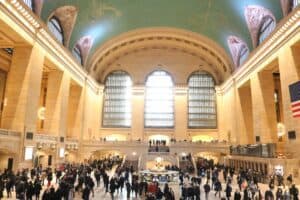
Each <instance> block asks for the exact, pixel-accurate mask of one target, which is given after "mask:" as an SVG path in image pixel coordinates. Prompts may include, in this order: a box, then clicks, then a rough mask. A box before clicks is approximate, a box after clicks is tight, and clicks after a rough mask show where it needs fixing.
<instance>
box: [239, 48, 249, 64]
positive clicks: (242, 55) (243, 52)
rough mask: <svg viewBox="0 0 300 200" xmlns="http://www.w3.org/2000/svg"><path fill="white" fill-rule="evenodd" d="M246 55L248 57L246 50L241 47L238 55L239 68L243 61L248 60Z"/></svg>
mask: <svg viewBox="0 0 300 200" xmlns="http://www.w3.org/2000/svg"><path fill="white" fill-rule="evenodd" d="M248 55H249V50H248V48H247V47H245V46H243V47H242V49H241V51H240V55H239V66H240V65H241V64H243V63H244V62H245V60H246V59H247V58H248Z"/></svg>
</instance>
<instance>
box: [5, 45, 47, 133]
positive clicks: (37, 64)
mask: <svg viewBox="0 0 300 200" xmlns="http://www.w3.org/2000/svg"><path fill="white" fill-rule="evenodd" d="M43 63H44V51H43V50H42V48H41V47H40V46H38V45H35V46H33V47H16V48H15V49H14V54H13V57H12V61H11V67H10V71H9V73H8V77H7V82H6V91H5V100H6V104H5V105H4V109H3V114H2V124H1V126H2V128H5V129H13V130H16V131H21V132H23V131H24V129H26V131H35V130H36V121H37V110H38V104H39V103H38V102H39V97H40V88H41V81H42V71H43Z"/></svg>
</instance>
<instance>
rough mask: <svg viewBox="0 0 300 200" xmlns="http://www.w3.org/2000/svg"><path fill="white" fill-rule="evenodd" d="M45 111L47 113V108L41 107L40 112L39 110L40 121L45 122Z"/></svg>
mask: <svg viewBox="0 0 300 200" xmlns="http://www.w3.org/2000/svg"><path fill="white" fill-rule="evenodd" d="M45 111H46V108H45V107H40V108H39V110H38V113H37V114H38V118H39V119H40V120H45Z"/></svg>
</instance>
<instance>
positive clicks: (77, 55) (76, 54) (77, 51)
mask: <svg viewBox="0 0 300 200" xmlns="http://www.w3.org/2000/svg"><path fill="white" fill-rule="evenodd" d="M72 53H73V55H74V57H75V58H76V60H77V61H78V62H79V63H80V64H81V65H83V63H82V55H81V50H80V48H79V47H78V46H77V45H76V46H75V47H74V49H73V51H72Z"/></svg>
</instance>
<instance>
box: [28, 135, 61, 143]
mask: <svg viewBox="0 0 300 200" xmlns="http://www.w3.org/2000/svg"><path fill="white" fill-rule="evenodd" d="M34 138H35V140H37V141H46V142H53V143H56V142H57V141H58V137H56V136H52V135H45V134H35V135H34Z"/></svg>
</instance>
